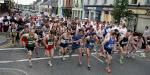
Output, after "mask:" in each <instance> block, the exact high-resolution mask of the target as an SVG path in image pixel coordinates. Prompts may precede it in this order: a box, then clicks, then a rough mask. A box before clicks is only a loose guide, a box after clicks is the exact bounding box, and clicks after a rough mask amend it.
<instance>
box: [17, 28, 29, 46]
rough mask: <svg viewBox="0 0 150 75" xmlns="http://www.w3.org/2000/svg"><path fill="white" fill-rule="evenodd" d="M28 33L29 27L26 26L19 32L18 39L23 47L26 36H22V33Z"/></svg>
mask: <svg viewBox="0 0 150 75" xmlns="http://www.w3.org/2000/svg"><path fill="white" fill-rule="evenodd" d="M27 33H29V28H28V26H25V27H24V29H23V30H22V31H21V32H20V33H19V37H18V38H20V39H21V40H20V43H21V46H22V47H24V48H25V46H26V44H27V38H26V37H23V38H21V37H22V35H24V34H27Z"/></svg>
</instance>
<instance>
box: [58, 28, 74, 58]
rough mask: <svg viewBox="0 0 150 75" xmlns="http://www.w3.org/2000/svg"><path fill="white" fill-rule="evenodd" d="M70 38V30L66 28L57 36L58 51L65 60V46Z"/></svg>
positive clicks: (66, 46)
mask: <svg viewBox="0 0 150 75" xmlns="http://www.w3.org/2000/svg"><path fill="white" fill-rule="evenodd" d="M70 40H71V34H70V30H69V29H66V31H65V32H64V33H63V34H62V35H61V36H60V37H59V42H60V47H61V48H60V51H59V52H60V53H61V54H62V60H65V55H66V53H67V48H68V45H69V42H70Z"/></svg>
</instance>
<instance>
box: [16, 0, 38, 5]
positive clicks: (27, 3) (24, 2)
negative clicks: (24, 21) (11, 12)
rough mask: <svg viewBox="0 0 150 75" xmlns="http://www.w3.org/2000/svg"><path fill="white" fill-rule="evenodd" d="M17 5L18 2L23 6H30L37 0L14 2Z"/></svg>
mask: <svg viewBox="0 0 150 75" xmlns="http://www.w3.org/2000/svg"><path fill="white" fill-rule="evenodd" d="M14 1H15V3H17V1H18V4H23V5H29V4H31V3H33V1H36V0H14Z"/></svg>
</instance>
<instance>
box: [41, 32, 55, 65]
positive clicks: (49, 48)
mask: <svg viewBox="0 0 150 75" xmlns="http://www.w3.org/2000/svg"><path fill="white" fill-rule="evenodd" d="M43 43H44V46H45V55H46V56H47V57H49V61H48V64H49V66H50V67H51V66H52V62H51V61H52V58H53V55H54V48H55V36H54V34H53V32H52V31H50V33H49V34H48V35H47V36H45V37H44V39H43Z"/></svg>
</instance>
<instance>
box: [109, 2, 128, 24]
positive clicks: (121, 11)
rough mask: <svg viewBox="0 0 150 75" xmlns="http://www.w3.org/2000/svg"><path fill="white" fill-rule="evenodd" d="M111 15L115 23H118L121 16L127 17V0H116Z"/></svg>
mask: <svg viewBox="0 0 150 75" xmlns="http://www.w3.org/2000/svg"><path fill="white" fill-rule="evenodd" d="M112 16H113V18H114V19H115V21H116V22H117V23H120V19H121V18H122V17H128V0H116V1H115V4H114V8H113V11H112Z"/></svg>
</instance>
